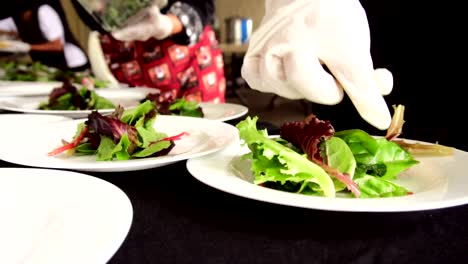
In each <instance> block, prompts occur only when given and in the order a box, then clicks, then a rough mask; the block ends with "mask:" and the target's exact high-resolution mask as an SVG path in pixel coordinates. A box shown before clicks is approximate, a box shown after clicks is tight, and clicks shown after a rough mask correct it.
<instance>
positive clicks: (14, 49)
mask: <svg viewBox="0 0 468 264" xmlns="http://www.w3.org/2000/svg"><path fill="white" fill-rule="evenodd" d="M30 50H31V45H29V44H28V43H26V42H22V41H18V40H0V51H3V52H11V53H27V52H29V51H30Z"/></svg>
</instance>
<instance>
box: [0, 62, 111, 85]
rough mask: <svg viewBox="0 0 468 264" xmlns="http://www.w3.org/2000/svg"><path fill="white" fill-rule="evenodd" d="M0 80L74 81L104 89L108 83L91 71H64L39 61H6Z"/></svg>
mask: <svg viewBox="0 0 468 264" xmlns="http://www.w3.org/2000/svg"><path fill="white" fill-rule="evenodd" d="M0 80H4V81H30V82H52V81H58V82H62V81H65V80H72V82H74V83H84V84H85V83H92V85H93V86H94V87H95V88H104V87H107V86H108V83H107V82H106V81H103V80H99V79H96V78H95V77H94V76H93V75H92V74H91V73H90V72H89V71H81V72H73V71H64V70H60V69H57V68H54V67H50V66H47V65H44V64H42V63H40V62H38V61H36V62H32V63H25V62H19V61H6V62H1V63H0Z"/></svg>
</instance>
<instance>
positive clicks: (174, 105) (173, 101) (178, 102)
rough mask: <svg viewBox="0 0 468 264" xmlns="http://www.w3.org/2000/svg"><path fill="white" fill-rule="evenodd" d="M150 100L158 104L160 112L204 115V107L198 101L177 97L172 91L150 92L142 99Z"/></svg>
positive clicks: (194, 115)
mask: <svg viewBox="0 0 468 264" xmlns="http://www.w3.org/2000/svg"><path fill="white" fill-rule="evenodd" d="M146 100H150V101H152V102H154V103H155V104H156V107H157V110H158V113H159V114H162V115H179V116H191V117H204V116H205V114H204V113H203V109H202V108H201V106H200V104H199V103H198V102H197V101H189V100H187V99H185V98H176V95H175V94H174V93H173V92H172V91H165V92H154V93H148V94H147V96H146V98H144V99H143V100H142V102H143V101H146Z"/></svg>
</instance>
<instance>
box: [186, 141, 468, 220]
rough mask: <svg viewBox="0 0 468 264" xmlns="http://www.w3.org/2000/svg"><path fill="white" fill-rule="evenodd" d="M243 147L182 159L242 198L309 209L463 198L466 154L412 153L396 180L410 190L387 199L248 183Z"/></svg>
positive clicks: (444, 203) (379, 207) (435, 204)
mask: <svg viewBox="0 0 468 264" xmlns="http://www.w3.org/2000/svg"><path fill="white" fill-rule="evenodd" d="M247 152H248V148H247V147H241V146H240V145H239V144H236V143H233V144H231V145H230V146H229V147H227V148H226V149H224V150H223V151H221V152H219V153H216V154H215V155H208V156H204V157H201V158H196V159H190V160H188V161H187V169H188V170H189V172H190V173H191V174H192V175H193V176H194V177H195V178H196V179H198V180H199V181H201V182H203V183H205V184H207V185H209V186H211V187H214V188H216V189H219V190H221V191H225V192H227V193H231V194H235V195H238V196H242V197H245V198H250V199H254V200H259V201H264V202H270V203H275V204H282V205H288V206H295V207H303V208H310V209H320V210H330V211H353V212H403V211H418V210H429V209H438V208H445V207H451V206H456V205H462V204H466V203H468V167H467V164H468V153H467V152H464V151H460V150H455V154H454V155H453V156H446V157H415V158H416V159H418V160H419V161H420V164H418V165H415V166H414V167H412V168H410V169H409V170H407V171H406V172H404V173H402V174H401V175H400V178H399V180H398V183H399V184H401V185H403V186H404V187H406V188H408V189H409V190H410V191H412V192H414V194H413V195H408V196H404V197H392V198H367V199H364V198H363V199H356V198H338V197H337V198H326V197H316V196H307V195H303V194H295V193H288V192H284V191H278V190H274V189H269V188H266V187H262V186H258V185H255V184H253V183H252V182H253V175H252V173H251V172H250V164H249V162H248V161H247V160H243V161H240V159H239V157H240V156H241V155H242V154H244V153H247Z"/></svg>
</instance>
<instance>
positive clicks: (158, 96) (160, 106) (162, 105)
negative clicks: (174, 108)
mask: <svg viewBox="0 0 468 264" xmlns="http://www.w3.org/2000/svg"><path fill="white" fill-rule="evenodd" d="M175 99H177V90H168V91H164V92H154V93H149V94H148V95H147V96H146V98H145V99H143V101H145V100H151V101H153V102H155V103H156V108H157V111H158V113H160V114H163V115H170V114H171V111H169V107H170V106H171V104H172V103H173V102H174V100H175Z"/></svg>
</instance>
